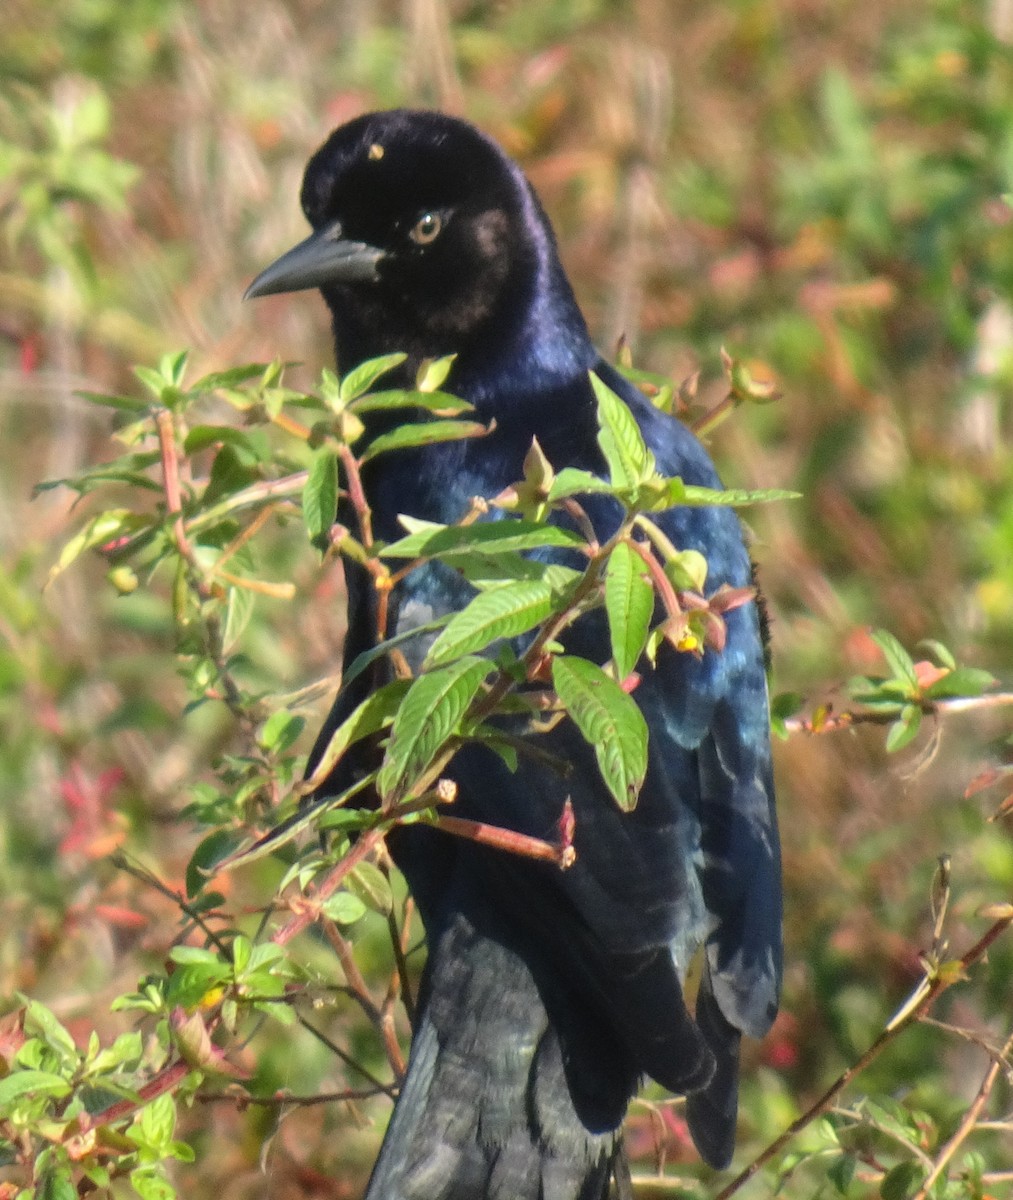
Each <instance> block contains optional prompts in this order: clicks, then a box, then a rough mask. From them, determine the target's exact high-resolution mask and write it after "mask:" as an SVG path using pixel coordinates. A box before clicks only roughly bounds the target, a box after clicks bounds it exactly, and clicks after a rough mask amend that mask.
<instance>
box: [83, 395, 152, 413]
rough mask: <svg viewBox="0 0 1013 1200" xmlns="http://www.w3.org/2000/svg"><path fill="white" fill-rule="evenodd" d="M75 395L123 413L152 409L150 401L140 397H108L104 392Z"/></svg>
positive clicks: (90, 402)
mask: <svg viewBox="0 0 1013 1200" xmlns="http://www.w3.org/2000/svg"><path fill="white" fill-rule="evenodd" d="M74 395H75V396H80V397H81V399H82V400H87V401H88V403H89V404H100V405H102V406H103V407H104V408H115V409H117V410H119V411H121V412H129V413H143V412H146V411H147V410H148V409H149V408H150V407H151V405H150V403H149V401H147V400H142V399H141V398H140V397H138V396H108V395H106V394H105V393H104V392H84V391H80V392H75V393H74Z"/></svg>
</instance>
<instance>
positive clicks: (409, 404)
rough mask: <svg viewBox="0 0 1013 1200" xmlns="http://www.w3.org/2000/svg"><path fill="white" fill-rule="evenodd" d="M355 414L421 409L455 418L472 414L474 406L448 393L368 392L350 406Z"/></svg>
mask: <svg viewBox="0 0 1013 1200" xmlns="http://www.w3.org/2000/svg"><path fill="white" fill-rule="evenodd" d="M350 407H351V409H352V410H353V411H354V412H355V413H356V414H361V413H364V412H374V411H377V410H381V409H384V410H388V411H389V410H393V409H397V408H423V409H426V410H427V411H428V412H432V413H437V414H438V415H439V416H441V417H449V416H455V415H456V414H457V413H463V412H472V411H473V410H474V408H475V406H474V404H470V403H469V402H468V401H467V400H461V399H460V398H459V397H457V396H452V395H451V394H450V393H449V392H415V391H407V390H396V391H386V392H370V394H369V395H368V396H363V397H362V399H361V400H356V401H355V403H354V404H352V405H350Z"/></svg>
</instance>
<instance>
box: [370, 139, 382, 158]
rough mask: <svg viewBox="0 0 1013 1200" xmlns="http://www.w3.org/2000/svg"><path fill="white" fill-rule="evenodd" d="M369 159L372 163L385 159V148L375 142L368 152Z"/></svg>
mask: <svg viewBox="0 0 1013 1200" xmlns="http://www.w3.org/2000/svg"><path fill="white" fill-rule="evenodd" d="M368 157H369V160H370V161H371V162H378V161H379V160H380V159H381V158H383V147H382V146H381V145H380V143H379V142H374V143H373V144H372V146H370V148H369V151H368Z"/></svg>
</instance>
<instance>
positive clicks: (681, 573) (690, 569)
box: [665, 550, 707, 595]
mask: <svg viewBox="0 0 1013 1200" xmlns="http://www.w3.org/2000/svg"><path fill="white" fill-rule="evenodd" d="M665 574H666V575H667V576H668V578H669V579H670V580H671V582H672V585H673V586H674V587H676V588H678V590H679V591H683V592H699V593H700V594H701V595H703V589H704V587H705V585H706V583H707V559H706V558H704V556H703V555H702V554H701V553H700V551H699V550H677V551H676V552H675V554H673V555H672V557H671V558H669V559H667V560H666V562H665Z"/></svg>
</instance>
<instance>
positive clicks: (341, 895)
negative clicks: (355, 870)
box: [320, 892, 366, 925]
mask: <svg viewBox="0 0 1013 1200" xmlns="http://www.w3.org/2000/svg"><path fill="white" fill-rule="evenodd" d="M320 911H321V912H322V913H323V914H324V916H325V917H328V918H329V919H330V920H332V921H336V922H337V923H338V924H339V925H354V924H355V922H356V921H361V920H362V918H363V917H364V916H365V915H366V905H365V904H364V903H363V901H362V900H360V898H359V897H358V896H354V895H352V893H351V892H335V893H334V894H333V895H332V896H328V897H327V899H326V900H325V901H324V902H323V904H322V905H321V906H320Z"/></svg>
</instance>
